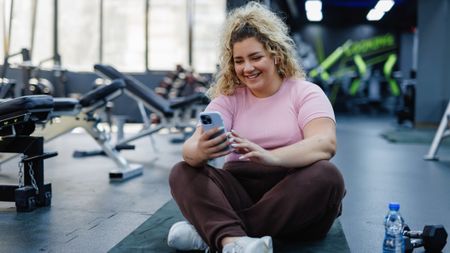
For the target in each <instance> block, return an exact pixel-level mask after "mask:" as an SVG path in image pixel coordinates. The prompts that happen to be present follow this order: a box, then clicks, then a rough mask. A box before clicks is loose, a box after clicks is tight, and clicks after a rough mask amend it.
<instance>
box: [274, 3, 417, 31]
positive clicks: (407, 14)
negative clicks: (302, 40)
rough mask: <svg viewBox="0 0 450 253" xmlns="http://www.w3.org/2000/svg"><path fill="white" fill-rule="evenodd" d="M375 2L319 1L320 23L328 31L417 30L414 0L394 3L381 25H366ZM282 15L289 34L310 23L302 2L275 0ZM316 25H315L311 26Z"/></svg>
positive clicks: (378, 23) (368, 22) (379, 23)
mask: <svg viewBox="0 0 450 253" xmlns="http://www.w3.org/2000/svg"><path fill="white" fill-rule="evenodd" d="M377 2H378V0H322V13H323V19H322V21H320V22H319V23H320V24H323V25H326V26H330V27H349V26H353V25H358V24H373V25H375V26H379V27H383V28H388V29H395V30H412V29H414V28H415V27H416V26H417V0H395V5H394V6H393V7H392V9H391V10H390V11H389V12H387V13H386V14H385V15H384V17H383V18H382V19H381V20H380V21H376V22H373V21H372V22H370V21H367V19H366V15H367V13H368V12H369V10H370V9H372V8H373V7H374V6H375V5H376V3H377ZM272 3H276V5H277V6H278V8H279V9H280V10H281V12H283V13H285V14H286V16H287V20H286V21H287V23H288V24H289V25H290V26H291V29H292V30H296V29H299V28H301V27H302V26H303V25H305V24H309V23H311V22H310V21H308V20H307V19H306V15H305V0H300V1H299V0H277V1H273V2H272ZM313 23H317V22H313Z"/></svg>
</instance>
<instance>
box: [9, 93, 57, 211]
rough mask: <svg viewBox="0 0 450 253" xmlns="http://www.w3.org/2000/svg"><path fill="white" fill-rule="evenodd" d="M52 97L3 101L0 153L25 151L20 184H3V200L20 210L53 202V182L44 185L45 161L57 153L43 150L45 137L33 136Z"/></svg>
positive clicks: (48, 109) (47, 113)
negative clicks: (12, 203)
mask: <svg viewBox="0 0 450 253" xmlns="http://www.w3.org/2000/svg"><path fill="white" fill-rule="evenodd" d="M52 109H53V98H52V97H51V96H45V95H36V96H24V97H18V98H14V99H11V100H7V101H5V102H2V103H0V152H2V153H14V154H17V153H18V154H23V156H22V159H21V162H20V163H21V164H22V165H23V166H19V183H18V185H0V201H11V202H15V203H16V208H17V211H19V212H22V211H32V210H34V209H35V208H36V207H41V206H49V205H50V204H51V197H52V189H51V184H44V162H43V160H44V159H46V158H50V157H53V156H56V155H57V153H44V138H43V137H36V136H30V134H31V133H33V132H34V130H35V127H36V124H43V123H45V122H47V120H48V118H49V115H50V113H51V111H52Z"/></svg>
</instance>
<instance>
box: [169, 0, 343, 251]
mask: <svg viewBox="0 0 450 253" xmlns="http://www.w3.org/2000/svg"><path fill="white" fill-rule="evenodd" d="M220 41H221V42H222V43H223V44H222V47H221V57H220V69H221V70H220V72H219V73H218V75H217V77H216V84H215V85H214V86H212V87H211V88H210V90H209V91H208V92H209V95H210V97H211V98H212V101H211V103H210V104H209V105H208V106H207V108H206V111H218V112H220V113H221V115H222V117H223V119H224V123H225V128H226V130H227V131H230V132H229V133H228V134H222V135H220V136H218V137H215V138H211V137H212V136H213V135H214V134H215V133H217V132H219V131H220V129H217V128H216V129H212V130H209V131H203V128H202V127H201V126H197V128H196V130H195V132H194V134H193V135H192V137H190V138H189V139H188V140H187V141H186V142H185V144H184V145H183V158H184V161H183V162H180V163H178V164H176V165H175V166H174V168H173V170H172V172H171V175H170V178H169V183H170V187H171V191H172V195H173V197H174V199H175V201H176V202H177V204H178V206H179V207H180V210H181V212H182V213H183V215H184V216H185V218H186V219H187V221H188V222H179V223H176V224H174V225H173V226H172V228H171V230H170V232H169V237H168V244H169V246H172V247H174V248H177V249H180V250H193V249H206V248H207V247H209V249H210V250H211V251H212V252H214V251H217V250H222V252H272V251H273V249H272V239H271V238H272V237H275V238H279V239H286V240H288V239H295V240H311V239H320V238H323V237H324V236H326V234H327V232H328V230H329V229H330V227H331V225H332V224H333V222H334V219H335V218H336V217H337V216H338V215H339V214H340V210H341V202H342V198H343V196H344V192H345V190H344V181H343V178H342V175H341V174H340V172H339V171H338V170H337V169H336V167H335V166H334V165H333V164H331V163H330V162H329V161H328V160H329V159H331V158H332V157H333V156H334V154H335V152H336V129H335V118H334V113H333V109H332V107H331V104H330V102H329V100H328V99H327V97H326V96H325V94H324V93H323V92H322V90H321V89H320V88H319V87H318V86H317V85H315V84H312V83H310V82H307V81H305V80H304V74H303V71H302V70H301V69H300V67H299V65H298V64H297V62H296V60H295V49H294V48H295V45H294V43H293V41H292V39H291V38H290V37H289V36H288V29H287V27H286V25H285V24H284V23H283V21H282V20H281V19H280V18H279V17H277V16H276V15H275V14H274V13H272V12H271V11H269V10H268V9H267V8H266V7H264V6H262V5H260V4H258V3H255V2H250V3H248V4H247V5H245V6H243V7H241V8H238V9H235V10H234V11H233V12H231V13H230V14H229V15H228V17H227V20H226V22H225V29H224V31H223V34H222V38H221V40H220ZM227 145H231V147H232V151H229V150H226V149H224V148H225V147H226V146H227ZM224 150H225V151H224ZM221 156H227V157H226V161H227V162H226V163H225V164H224V166H223V169H217V168H214V167H212V166H210V165H208V163H207V162H208V160H210V159H214V158H217V157H221ZM191 224H192V225H191Z"/></svg>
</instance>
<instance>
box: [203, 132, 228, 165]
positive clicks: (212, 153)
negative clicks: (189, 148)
mask: <svg viewBox="0 0 450 253" xmlns="http://www.w3.org/2000/svg"><path fill="white" fill-rule="evenodd" d="M229 145H230V142H228V139H227V134H226V133H225V131H224V129H223V128H213V129H211V130H208V131H206V132H204V133H203V134H202V135H201V137H200V140H199V148H200V150H202V152H203V153H205V154H206V156H207V157H208V159H211V158H216V157H220V156H224V155H227V154H229V153H230V152H231V149H230V148H228V146H229Z"/></svg>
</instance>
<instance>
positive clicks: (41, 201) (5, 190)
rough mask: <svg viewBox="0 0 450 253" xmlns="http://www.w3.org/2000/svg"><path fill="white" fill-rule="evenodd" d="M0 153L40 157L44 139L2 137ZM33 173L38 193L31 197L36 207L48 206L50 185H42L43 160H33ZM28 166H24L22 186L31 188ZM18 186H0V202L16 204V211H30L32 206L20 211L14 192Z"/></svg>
mask: <svg viewBox="0 0 450 253" xmlns="http://www.w3.org/2000/svg"><path fill="white" fill-rule="evenodd" d="M0 152H5V153H19V154H20V153H22V154H24V155H26V156H27V157H36V156H42V155H43V154H44V138H42V137H33V136H14V137H2V138H1V140H0ZM30 163H31V164H32V168H33V171H34V178H35V181H36V186H37V187H38V189H39V192H38V193H34V190H33V191H32V192H33V194H32V195H33V197H34V198H35V200H36V202H35V203H36V207H42V206H49V205H50V203H51V197H52V188H51V184H44V161H43V159H34V160H33V161H32V162H30ZM30 168H31V167H30V164H29V163H25V164H24V179H25V180H24V183H25V184H24V186H25V187H26V186H31V184H32V182H31V177H30ZM18 188H19V185H0V201H8V202H16V207H17V210H18V211H32V210H33V209H34V207H33V206H28V207H27V208H25V209H23V210H21V209H20V208H21V207H20V204H19V202H18V201H19V200H18V198H17V195H16V190H17V189H18Z"/></svg>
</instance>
